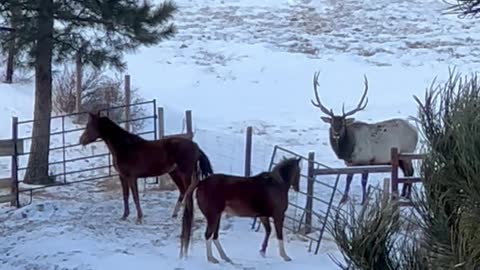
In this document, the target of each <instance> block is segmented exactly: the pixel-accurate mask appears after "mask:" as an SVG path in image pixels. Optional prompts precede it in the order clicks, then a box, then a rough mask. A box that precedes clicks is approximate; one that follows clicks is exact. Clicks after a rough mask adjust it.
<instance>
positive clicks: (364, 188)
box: [361, 172, 368, 205]
mask: <svg viewBox="0 0 480 270" xmlns="http://www.w3.org/2000/svg"><path fill="white" fill-rule="evenodd" d="M367 182H368V172H364V173H362V203H361V205H364V204H365V202H366V201H367Z"/></svg>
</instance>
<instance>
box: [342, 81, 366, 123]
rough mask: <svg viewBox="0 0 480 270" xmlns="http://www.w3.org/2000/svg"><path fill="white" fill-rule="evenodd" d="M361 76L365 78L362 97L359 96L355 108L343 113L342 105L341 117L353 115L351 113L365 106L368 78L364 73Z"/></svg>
mask: <svg viewBox="0 0 480 270" xmlns="http://www.w3.org/2000/svg"><path fill="white" fill-rule="evenodd" d="M363 77H364V79H365V90H364V91H363V95H362V98H360V102H358V105H357V107H356V108H355V109H353V110H351V111H348V112H347V113H345V111H344V110H343V109H344V108H343V107H342V112H343V117H347V116H350V115H353V114H355V113H357V112H359V111H361V110H363V109H365V107H367V104H368V98H367V99H366V100H365V97H366V96H367V91H368V80H367V76H366V75H363ZM364 100H365V103H364V104H363V105H362V103H363V101H364Z"/></svg>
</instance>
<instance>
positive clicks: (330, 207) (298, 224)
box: [252, 146, 424, 254]
mask: <svg viewBox="0 0 480 270" xmlns="http://www.w3.org/2000/svg"><path fill="white" fill-rule="evenodd" d="M281 153H284V154H287V155H290V156H295V157H298V158H301V159H302V161H304V162H307V164H308V166H307V170H306V174H303V173H302V175H301V176H302V180H304V181H301V186H300V191H299V192H298V194H300V195H301V196H303V198H304V201H303V202H302V204H299V203H298V202H295V203H294V202H293V201H295V198H293V197H292V198H289V206H290V207H289V209H287V215H286V219H288V220H290V221H291V223H290V224H288V222H286V223H287V224H286V225H285V228H286V229H287V230H290V231H292V232H294V233H300V234H302V235H303V236H304V237H306V238H307V239H309V240H310V244H309V248H308V250H309V252H310V251H312V244H313V243H315V244H316V247H315V250H314V252H315V254H317V253H318V251H319V248H320V244H321V241H322V238H323V236H324V233H325V228H326V224H327V222H328V218H329V215H330V214H331V212H332V211H343V210H342V209H341V208H340V205H339V206H335V205H334V198H335V196H336V194H337V192H338V193H342V192H339V191H338V190H337V187H338V183H339V178H340V175H344V174H361V173H369V174H372V173H389V174H390V175H391V178H390V179H388V178H386V179H384V191H383V192H384V194H391V195H392V196H391V198H392V200H399V196H398V185H399V184H401V183H411V184H413V183H418V182H421V178H420V177H413V176H412V177H405V176H404V177H399V176H398V169H399V163H400V161H401V160H404V161H407V160H410V161H411V160H421V159H423V158H424V155H423V154H413V153H398V149H397V148H392V149H391V160H392V163H391V165H373V166H355V167H345V168H329V167H328V166H326V165H324V164H321V163H319V162H316V161H315V155H314V153H313V152H310V153H309V155H308V157H304V156H302V155H299V154H297V153H294V152H292V151H290V150H287V149H285V148H282V147H279V146H275V148H274V151H273V154H272V158H271V163H270V170H271V168H272V167H273V166H274V165H275V164H277V162H275V159H276V158H277V157H278V155H280V154H281ZM326 175H336V178H335V181H334V183H333V184H329V183H326V181H320V180H317V176H326ZM316 185H320V186H321V189H318V188H317V189H315V187H316ZM390 188H391V193H390V192H389V189H390ZM369 190H370V188H369ZM342 195H343V194H342ZM290 197H291V196H290ZM302 205H304V206H302ZM397 205H399V206H411V205H412V203H411V202H410V201H407V202H405V201H403V202H402V201H400V202H398V204H397ZM292 208H293V211H292ZM297 210H300V212H301V213H300V215H299V214H298V213H297ZM314 218H317V219H318V222H315V220H314ZM315 223H317V224H315ZM256 224H257V222H256V219H254V221H253V224H252V228H255V225H256ZM259 228H260V224H258V227H257V230H258V229H259ZM314 232H315V233H318V235H316V236H312V233H314Z"/></svg>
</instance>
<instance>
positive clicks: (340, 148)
mask: <svg viewBox="0 0 480 270" xmlns="http://www.w3.org/2000/svg"><path fill="white" fill-rule="evenodd" d="M330 145H331V147H332V149H333V151H334V152H335V154H336V155H337V158H339V159H342V160H344V161H347V162H351V161H352V160H351V159H352V154H353V150H354V148H355V137H354V135H353V133H352V132H351V131H350V130H349V128H346V129H345V133H344V134H342V135H341V136H340V137H339V138H338V139H335V138H333V135H332V132H331V131H330Z"/></svg>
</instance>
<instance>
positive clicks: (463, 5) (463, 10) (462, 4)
mask: <svg viewBox="0 0 480 270" xmlns="http://www.w3.org/2000/svg"><path fill="white" fill-rule="evenodd" d="M448 10H449V12H450V13H451V14H459V15H464V16H465V15H471V16H475V15H477V14H478V13H480V0H457V3H456V4H452V5H450V7H449V8H448Z"/></svg>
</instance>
